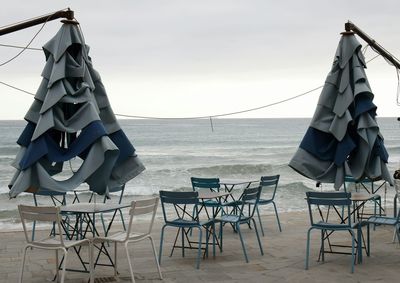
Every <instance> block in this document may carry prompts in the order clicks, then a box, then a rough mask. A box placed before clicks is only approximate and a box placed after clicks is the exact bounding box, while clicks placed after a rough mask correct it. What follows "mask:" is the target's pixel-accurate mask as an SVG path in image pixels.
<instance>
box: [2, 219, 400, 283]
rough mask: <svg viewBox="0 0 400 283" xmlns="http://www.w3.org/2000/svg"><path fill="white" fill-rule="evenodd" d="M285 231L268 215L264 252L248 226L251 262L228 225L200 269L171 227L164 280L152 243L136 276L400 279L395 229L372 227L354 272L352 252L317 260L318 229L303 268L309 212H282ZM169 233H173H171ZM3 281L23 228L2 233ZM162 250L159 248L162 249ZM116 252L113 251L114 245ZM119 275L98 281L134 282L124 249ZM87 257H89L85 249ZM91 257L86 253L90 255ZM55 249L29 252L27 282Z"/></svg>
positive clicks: (101, 272) (12, 274)
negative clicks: (175, 246)
mask: <svg viewBox="0 0 400 283" xmlns="http://www.w3.org/2000/svg"><path fill="white" fill-rule="evenodd" d="M280 217H281V223H282V228H283V231H282V232H281V233H280V232H279V230H278V228H277V226H276V222H275V217H274V216H273V215H265V216H264V217H263V219H264V223H263V224H264V229H265V232H266V234H265V237H263V238H262V242H263V246H264V253H265V254H264V256H261V255H260V252H259V249H258V245H257V240H256V236H255V233H254V230H249V229H247V228H245V227H244V229H243V232H244V238H245V241H246V244H247V248H248V255H249V259H250V262H249V263H246V262H245V260H244V257H243V253H242V249H241V245H240V240H239V237H238V235H237V234H236V233H234V232H233V231H232V229H231V228H226V230H225V229H224V251H223V252H222V253H220V252H219V251H218V250H217V254H216V257H215V258H213V257H212V256H211V254H210V257H209V258H206V259H204V260H202V261H201V264H200V269H199V270H197V269H196V268H195V257H196V252H195V250H192V251H190V250H188V251H187V252H186V257H185V258H182V256H181V253H180V250H176V251H175V253H174V255H173V256H172V257H169V251H170V248H171V244H172V241H173V237H174V232H173V231H172V230H168V228H167V230H166V235H167V238H166V241H165V246H164V251H163V257H162V264H161V269H162V272H163V276H164V280H163V281H160V280H159V279H158V275H157V270H156V267H155V264H154V260H153V256H152V252H151V246H150V243H149V242H146V241H143V242H140V243H137V244H133V245H131V248H130V251H131V255H132V256H133V263H134V270H135V274H136V276H135V279H136V281H137V282H191V283H194V282H325V283H326V282H397V281H398V280H399V275H400V273H399V266H400V248H399V246H398V245H397V244H393V243H392V236H393V229H392V228H391V227H377V229H376V231H373V230H372V229H371V245H372V253H371V256H370V257H364V261H363V263H362V264H357V265H356V266H355V272H354V274H351V273H350V256H349V255H342V254H326V258H325V263H321V262H317V258H318V249H319V235H320V234H319V232H317V231H315V232H314V233H313V236H312V242H311V253H310V269H309V270H304V258H305V246H306V231H307V229H308V226H309V219H308V215H307V214H306V213H282V214H280ZM161 224H162V220H161V219H157V221H156V225H155V227H154V229H153V235H154V239H155V241H156V246H157V247H158V246H159V236H160V228H161ZM168 231H169V232H168ZM39 234H40V232H39ZM0 237H1V241H0V255H1V257H0V283H5V282H7V283H8V282H17V278H18V272H19V269H20V265H21V256H22V250H23V246H24V244H25V239H24V235H23V232H21V231H19V232H0ZM349 239H350V237H349V235H348V233H345V232H342V233H337V235H335V239H333V240H334V241H336V242H337V241H339V242H341V243H348V242H349ZM157 249H158V248H157ZM110 250H111V251H112V250H113V249H110ZM118 252H119V257H118V258H119V263H118V264H119V272H120V277H119V279H118V281H116V280H115V279H114V278H113V277H112V275H113V270H112V269H111V268H110V267H101V266H99V267H97V268H96V278H97V279H96V282H130V278H129V269H128V265H127V261H126V258H125V252H124V250H123V248H122V247H120V248H119V250H118ZM70 254H71V256H70V257H69V261H68V267H70V268H73V267H75V268H79V264H78V263H79V262H78V260H77V258H76V257H75V256H74V255H73V252H71V253H70ZM84 255H86V254H85V253H84ZM86 258H87V257H86ZM54 265H55V260H54V252H50V251H43V250H28V258H27V264H26V269H25V272H24V282H32V283H34V282H46V279H48V278H52V276H53V274H54V273H53V272H54V267H55V266H54ZM87 279H88V275H87V274H84V273H76V272H67V274H66V281H65V282H87Z"/></svg>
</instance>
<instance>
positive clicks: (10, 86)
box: [0, 81, 35, 96]
mask: <svg viewBox="0 0 400 283" xmlns="http://www.w3.org/2000/svg"><path fill="white" fill-rule="evenodd" d="M0 84H2V85H5V86H8V87H9V88H12V89H15V90H18V91H21V92H23V93H26V94H29V95H33V96H35V94H34V93H32V92H29V91H27V90H24V89H22V88H18V87H16V86H13V85H10V84H8V83H5V82H2V81H0Z"/></svg>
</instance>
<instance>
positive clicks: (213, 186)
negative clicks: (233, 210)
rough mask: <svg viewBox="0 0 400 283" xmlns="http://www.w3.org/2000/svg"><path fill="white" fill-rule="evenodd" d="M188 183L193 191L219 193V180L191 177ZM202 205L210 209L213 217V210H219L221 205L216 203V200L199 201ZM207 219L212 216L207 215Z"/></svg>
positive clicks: (214, 212)
mask: <svg viewBox="0 0 400 283" xmlns="http://www.w3.org/2000/svg"><path fill="white" fill-rule="evenodd" d="M190 181H191V183H192V188H193V191H199V190H210V191H212V192H219V190H220V187H221V185H220V183H219V178H198V177H191V178H190ZM201 202H202V205H204V206H206V207H211V208H212V212H213V215H215V214H216V211H215V210H218V209H221V203H220V202H218V201H216V200H204V201H201ZM206 212H207V216H208V218H212V216H210V215H208V211H207V210H206Z"/></svg>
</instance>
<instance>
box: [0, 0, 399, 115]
mask: <svg viewBox="0 0 400 283" xmlns="http://www.w3.org/2000/svg"><path fill="white" fill-rule="evenodd" d="M22 7H23V8H22ZM67 7H70V8H71V10H73V11H74V12H75V17H76V19H77V20H78V21H79V23H80V25H81V29H82V31H83V33H84V37H85V40H86V43H87V44H88V45H89V46H90V55H91V57H92V61H93V66H94V68H95V69H96V70H97V71H98V72H99V73H100V75H101V77H102V81H103V84H104V85H105V87H106V90H107V94H108V97H109V99H110V102H111V105H112V108H113V110H114V112H115V113H117V114H123V115H133V116H147V117H171V118H172V117H193V116H211V115H218V114H224V113H231V112H236V111H241V110H246V109H251V108H256V107H260V106H263V105H268V104H271V103H275V102H278V101H281V100H284V99H287V98H290V97H293V96H296V95H299V94H301V93H304V92H306V91H309V90H311V89H314V88H317V87H319V86H322V85H323V84H324V81H325V78H326V75H327V74H328V72H329V71H330V68H331V66H332V62H333V57H334V54H335V51H336V48H337V45H338V43H339V40H340V33H341V32H342V31H344V24H345V23H346V22H347V21H348V20H350V21H352V22H353V23H355V24H356V25H357V26H358V27H359V28H361V29H362V30H363V31H364V32H366V33H367V34H368V35H370V36H371V37H372V38H373V39H375V40H376V41H377V42H378V43H379V44H381V45H382V46H383V47H384V48H385V49H386V50H388V51H389V52H391V53H392V54H393V55H395V56H398V57H400V24H399V21H400V20H399V19H400V17H399V14H398V11H399V10H400V1H396V0H382V1H373V0H362V1H361V0H354V1H347V0H336V1H328V0H326V1H325V0H310V1H307V0H303V1H296V0H292V1H285V0H281V1H272V0H196V1H195V0H140V1H139V0H129V1H128V0H125V1H123V0H115V1H99V0H98V1H81V0H71V1H63V0H58V1H53V0H36V1H22V0H14V1H8V2H7V3H3V4H2V9H1V11H0V26H5V25H9V24H13V23H16V22H19V21H22V20H26V19H30V18H33V17H37V16H41V15H44V14H48V13H50V12H54V11H57V10H60V9H64V8H67ZM60 27H61V23H60V20H55V21H52V22H48V23H47V24H46V25H45V26H44V28H43V29H42V31H41V32H40V33H39V34H38V36H37V37H36V38H35V39H34V41H33V42H32V44H31V47H35V48H41V47H42V46H43V45H44V44H45V43H46V42H47V41H48V40H50V39H51V38H52V37H53V36H54V35H55V34H56V32H57V31H58V29H59V28H60ZM40 28H41V26H36V27H32V28H29V29H25V30H23V31H18V32H14V33H12V34H9V35H4V36H1V37H0V44H13V45H22V46H26V45H27V44H28V42H29V41H30V40H31V39H32V38H33V36H34V35H35V33H36V32H38V30H39V29H40ZM359 41H360V43H361V44H362V45H363V46H365V45H366V43H365V42H364V41H363V40H362V39H360V38H359ZM18 52H19V50H17V49H14V48H6V47H0V64H1V63H3V62H5V61H7V60H8V59H10V58H11V57H13V56H14V55H15V54H16V53H18ZM374 56H375V53H374V52H373V51H372V50H371V49H368V50H367V51H366V54H365V57H366V59H367V60H369V59H371V58H372V57H374ZM44 63H45V57H44V54H43V52H42V51H31V50H26V51H25V52H24V53H22V54H21V55H20V56H19V57H18V58H17V59H15V60H13V61H12V62H10V63H8V64H6V65H4V66H0V81H1V82H4V83H8V84H11V85H14V86H17V87H19V88H21V89H24V90H27V91H29V92H33V93H35V92H36V90H37V88H38V86H39V83H40V81H41V76H40V74H41V72H42V69H43V67H44ZM367 76H368V78H369V82H370V84H371V87H372V90H373V92H374V94H375V99H374V103H375V104H376V105H377V106H378V116H381V117H397V116H400V111H399V106H397V102H396V97H397V85H398V80H397V75H396V70H395V68H394V67H393V66H391V65H389V64H388V63H387V62H386V61H385V60H384V59H383V58H381V57H379V58H377V59H375V60H373V61H371V62H370V63H368V65H367ZM319 94H320V91H314V92H312V93H310V94H307V95H304V96H302V97H300V98H297V99H294V100H291V101H289V102H286V103H283V104H278V105H275V106H272V107H268V108H264V109H260V110H258V111H252V112H248V113H244V114H241V115H233V116H229V118H244V117H246V118H247V117H248V118H264V117H266V118H279V117H312V115H313V113H314V110H315V107H316V104H317V101H318V97H319ZM0 97H1V103H0V119H23V117H24V115H25V113H26V112H27V110H28V108H29V107H30V105H31V103H32V101H33V97H32V96H31V95H28V94H25V93H22V92H18V91H16V90H13V89H10V88H8V87H6V86H3V85H0Z"/></svg>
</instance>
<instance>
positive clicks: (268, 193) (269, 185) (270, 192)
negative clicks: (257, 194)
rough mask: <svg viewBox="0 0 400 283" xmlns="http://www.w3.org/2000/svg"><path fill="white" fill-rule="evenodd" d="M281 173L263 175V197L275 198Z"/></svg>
mask: <svg viewBox="0 0 400 283" xmlns="http://www.w3.org/2000/svg"><path fill="white" fill-rule="evenodd" d="M279 177H280V175H272V176H262V177H261V180H260V186H261V188H262V191H261V192H262V198H263V199H268V200H273V199H274V198H275V194H276V189H277V188H278V182H279Z"/></svg>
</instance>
